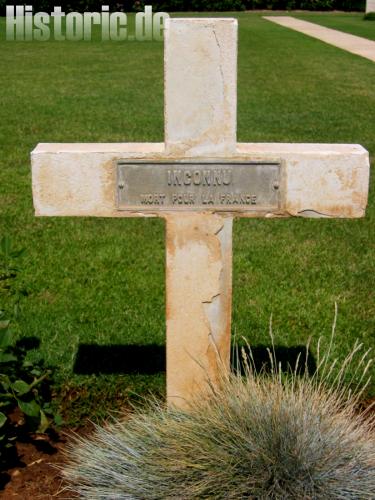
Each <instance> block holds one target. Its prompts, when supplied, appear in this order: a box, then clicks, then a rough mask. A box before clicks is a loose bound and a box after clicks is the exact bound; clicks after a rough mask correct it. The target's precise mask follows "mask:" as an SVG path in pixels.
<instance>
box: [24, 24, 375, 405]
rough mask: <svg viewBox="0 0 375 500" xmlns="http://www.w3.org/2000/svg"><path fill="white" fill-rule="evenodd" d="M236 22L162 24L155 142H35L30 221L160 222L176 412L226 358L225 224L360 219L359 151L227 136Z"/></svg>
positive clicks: (365, 165) (232, 113)
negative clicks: (161, 136) (161, 98)
mask: <svg viewBox="0 0 375 500" xmlns="http://www.w3.org/2000/svg"><path fill="white" fill-rule="evenodd" d="M236 78H237V21H236V20H235V19H229V18H215V19H209V18H204V19H196V18H195V19H176V18H175V19H170V20H168V21H167V23H166V32H165V143H123V144H38V146H37V147H36V148H35V149H34V151H33V152H32V155H31V159H32V177H33V197H34V206H35V213H36V215H38V216H78V217H88V216H90V217H95V216H98V217H150V216H154V217H163V218H164V219H165V221H166V228H167V232H166V260H167V261H166V293H167V297H166V302H167V304H166V330H167V342H166V343H167V397H168V401H169V403H173V404H175V405H178V406H185V405H187V404H188V402H189V398H190V397H191V395H192V394H193V393H194V392H196V391H198V390H200V389H202V388H203V386H205V381H206V377H207V376H209V377H210V378H211V380H212V381H213V383H215V381H216V380H217V377H218V373H219V371H220V370H223V369H228V367H229V358H230V329H231V299H232V290H231V286H232V285H231V282H232V221H233V218H234V217H269V218H270V217H274V218H277V217H285V216H305V217H362V216H363V215H364V213H365V207H366V204H367V192H368V179H369V158H368V153H367V151H366V150H365V149H363V147H361V146H359V145H343V144H339V145H333V144H253V143H237V141H236V100H237V93H236V85H237V82H236Z"/></svg>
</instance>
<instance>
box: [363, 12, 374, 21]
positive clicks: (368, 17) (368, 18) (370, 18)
mask: <svg viewBox="0 0 375 500" xmlns="http://www.w3.org/2000/svg"><path fill="white" fill-rule="evenodd" d="M364 19H365V21H375V12H368V13H367V14H365V15H364Z"/></svg>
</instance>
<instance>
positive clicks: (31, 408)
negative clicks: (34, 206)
mask: <svg viewBox="0 0 375 500" xmlns="http://www.w3.org/2000/svg"><path fill="white" fill-rule="evenodd" d="M23 253H24V249H21V250H15V249H14V248H13V245H12V242H11V239H10V238H9V237H8V236H4V237H3V238H2V239H1V240H0V299H4V302H5V301H6V302H7V303H8V306H9V305H11V306H12V307H11V309H12V313H13V315H12V316H13V318H16V317H17V314H18V307H19V303H20V300H21V297H24V296H27V292H26V291H25V290H24V287H23V286H22V281H20V280H19V279H18V275H19V273H20V270H21V268H20V266H19V263H18V258H19V257H20V256H21V255H22V254H23ZM2 303H3V300H2ZM2 307H4V306H2ZM9 316H10V312H8V317H9ZM5 317H6V315H5V313H4V311H2V310H0V461H4V459H5V455H6V454H7V452H9V449H10V448H11V447H12V446H13V445H14V442H15V440H16V438H17V434H18V432H19V431H20V430H21V428H22V431H24V430H27V431H28V432H45V431H46V430H47V429H48V427H50V424H51V422H52V419H54V421H55V423H59V417H58V416H57V415H54V412H53V411H52V408H51V404H50V400H51V395H50V391H49V381H48V379H49V377H50V375H51V370H48V369H47V368H46V367H45V366H44V364H43V362H42V361H40V362H35V363H32V362H31V361H29V360H28V359H27V353H28V350H30V348H33V347H35V339H21V340H19V341H16V335H15V333H14V331H12V329H11V321H10V320H9V319H5ZM30 340H33V342H30ZM36 340H37V339H36ZM17 409H18V411H19V412H21V414H22V415H23V416H24V425H23V426H17V425H14V423H13V422H12V419H11V418H10V417H11V416H12V414H13V413H14V412H15V410H17Z"/></svg>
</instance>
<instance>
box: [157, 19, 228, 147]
mask: <svg viewBox="0 0 375 500" xmlns="http://www.w3.org/2000/svg"><path fill="white" fill-rule="evenodd" d="M166 28H167V30H166V34H165V55H164V60H165V141H166V148H167V151H168V152H170V153H173V154H175V155H179V156H180V157H183V156H189V157H191V156H201V157H203V156H215V157H217V156H220V155H223V156H227V155H231V154H233V153H234V151H235V149H236V128H237V123H236V105H237V20H236V19H230V18H227V19H225V18H221V19H218V18H216V19H210V18H205V19H196V18H195V19H167V21H166Z"/></svg>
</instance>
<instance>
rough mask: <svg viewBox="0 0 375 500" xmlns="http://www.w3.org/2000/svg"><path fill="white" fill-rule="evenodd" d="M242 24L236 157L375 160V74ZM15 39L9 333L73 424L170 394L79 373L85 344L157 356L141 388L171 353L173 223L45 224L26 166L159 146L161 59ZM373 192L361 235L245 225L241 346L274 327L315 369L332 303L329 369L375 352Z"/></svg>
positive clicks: (9, 58) (155, 382)
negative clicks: (167, 232)
mask: <svg viewBox="0 0 375 500" xmlns="http://www.w3.org/2000/svg"><path fill="white" fill-rule="evenodd" d="M211 15H212V14H211ZM231 15H232V14H231ZM235 15H236V16H237V17H238V19H239V59H238V139H239V141H243V142H322V143H360V144H362V145H363V146H364V147H365V148H367V149H368V150H369V151H370V155H371V156H372V158H374V154H375V86H374V81H375V64H374V63H372V62H370V61H368V60H366V59H363V58H360V57H357V56H354V55H352V54H349V53H346V52H344V51H342V50H339V49H336V48H334V47H331V46H328V45H325V44H323V43H321V42H319V41H317V40H313V39H310V38H308V37H306V36H304V35H302V34H299V33H297V32H294V31H292V30H288V29H285V28H282V27H280V26H277V25H275V24H273V23H270V22H267V21H265V20H263V19H262V18H261V16H260V15H259V14H247V13H240V14H235ZM326 17H327V19H331V18H332V19H333V20H334V19H336V17H335V15H327V16H326ZM338 17H339V16H338ZM353 18H354V19H356V18H357V16H356V15H354V16H353ZM337 22H338V23H339V21H337ZM4 26H5V22H4V20H2V21H1V24H0V28H1V30H0V32H1V36H2V40H1V45H0V61H1V63H0V64H1V71H0V87H1V94H0V102H1V106H0V145H1V146H0V147H1V150H0V151H1V155H0V213H1V218H0V235H9V236H10V237H11V239H12V241H13V243H14V246H15V248H21V247H25V248H26V252H25V254H24V255H23V256H22V258H20V259H19V261H18V263H19V266H20V267H21V271H20V272H19V275H18V277H17V279H16V280H14V285H13V288H14V289H18V290H22V291H23V293H24V295H22V297H21V299H20V303H19V310H18V314H17V317H16V318H15V319H14V320H13V325H14V331H15V334H16V335H18V336H20V337H21V336H23V337H36V338H37V339H39V341H40V347H39V349H36V350H34V351H33V352H32V356H37V357H43V358H44V359H45V361H46V362H47V363H48V364H49V365H51V366H54V367H55V373H56V375H55V378H56V387H57V393H58V394H59V395H60V396H59V397H60V398H61V399H63V400H64V406H65V408H67V409H68V410H69V412H70V413H69V415H70V418H73V419H74V418H75V417H76V418H79V417H80V416H82V415H83V414H85V413H86V414H90V415H91V416H92V417H93V415H98V416H100V415H104V414H105V413H106V412H107V411H108V410H109V409H113V408H115V407H116V405H121V404H122V403H123V402H124V401H126V400H127V398H129V397H134V396H135V395H136V394H140V395H142V394H144V393H145V392H147V391H153V392H158V393H163V391H164V373H156V374H154V373H140V374H124V373H115V374H106V375H100V374H91V375H81V374H79V373H76V372H79V371H80V366H78V365H79V363H78V365H77V361H76V359H77V353H78V352H79V351H80V349H82V345H84V344H96V345H98V346H106V347H108V346H114V352H115V351H116V350H117V351H119V350H120V349H121V348H120V347H116V346H122V349H125V347H124V346H127V345H139V346H145V345H147V346H149V350H146V349H145V350H144V351H142V349H139V351H137V352H138V354H137V356H138V357H139V363H140V366H141V367H142V371H144V372H147V369H146V368H147V366H148V364H151V361H150V363H149V362H148V358H147V356H150V355H151V356H153V355H155V353H159V354H160V352H161V353H162V352H163V346H164V345H165V315H164V308H165V285H164V273H165V267H164V252H165V250H164V223H163V221H162V220H157V219H144V220H143V219H123V220H119V219H116V220H115V219H95V218H35V217H34V214H33V206H32V196H31V175H30V151H31V150H32V149H33V148H34V147H35V145H36V144H37V143H38V142H121V141H126V142H132V141H142V142H143V141H162V140H163V44H162V43H158V42H143V43H138V42H122V43H115V42H101V41H99V40H98V39H97V40H94V41H92V42H76V43H72V42H70V43H69V42H63V43H61V42H54V41H50V42H43V43H41V42H31V43H22V42H17V43H16V42H5V41H4V29H5V28H4ZM372 163H374V162H373V160H372ZM371 185H372V187H371V190H370V198H369V207H368V211H367V215H366V218H365V219H361V220H327V219H322V220H318V219H315V220H314V219H288V220H260V219H258V220H238V221H236V223H235V228H234V282H233V290H234V297H233V333H234V334H235V335H236V337H237V338H241V337H245V338H246V339H248V341H249V342H250V344H251V345H253V346H257V345H269V344H270V338H269V334H268V324H269V319H270V316H271V314H272V317H273V332H274V336H275V342H276V344H277V345H280V346H286V347H294V346H297V345H304V344H305V343H306V342H307V340H308V339H309V337H312V345H313V347H312V351H313V353H314V352H315V347H316V343H317V341H318V338H319V337H320V336H322V337H324V339H325V344H327V343H328V340H329V336H330V332H331V325H332V321H333V316H334V303H335V302H337V303H338V308H339V316H338V322H337V333H336V338H335V340H334V347H333V353H332V359H333V358H334V357H335V356H338V357H340V358H341V359H342V358H343V357H345V355H346V354H347V353H348V351H349V350H350V349H351V346H352V345H353V344H354V342H355V341H356V339H359V341H360V342H363V344H364V346H365V347H366V348H369V347H371V346H373V345H374V338H375V333H374V332H375V300H374V299H375V296H374V290H375V272H374V257H375V246H374V243H375V231H374V220H375V203H374V196H375V193H374V189H373V180H372V182H371ZM0 297H1V307H0V309H3V310H5V311H6V313H7V315H8V316H9V317H12V316H13V304H14V302H15V299H14V296H9V294H4V293H3V294H2V295H1V296H0ZM192 342H194V339H193V338H192ZM158 346H159V347H158ZM100 352H101V351H100V350H98V358H99V360H100V356H101V354H100ZM106 352H107V353H108V351H106ZM133 361H134V360H133ZM105 363H106V366H108V365H110V364H111V361H110V356H109V358H108V357H107V358H106V361H105ZM81 371H82V370H81ZM108 371H110V366H109V370H108ZM125 371H126V366H125ZM151 371H152V370H151ZM372 373H374V372H372ZM371 390H372V393H373V394H374V393H375V385H374V384H373V385H372V389H371ZM93 412H94V413H93Z"/></svg>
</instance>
